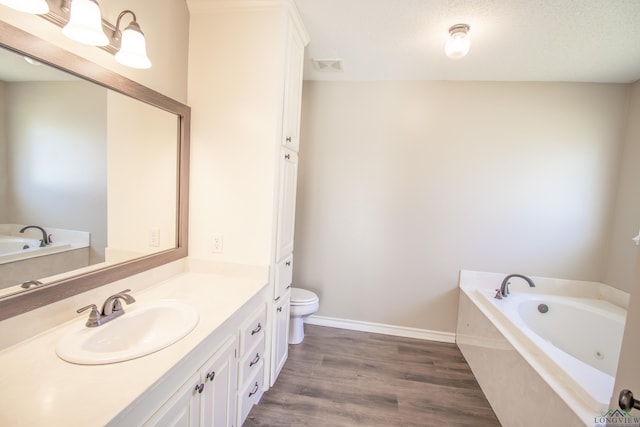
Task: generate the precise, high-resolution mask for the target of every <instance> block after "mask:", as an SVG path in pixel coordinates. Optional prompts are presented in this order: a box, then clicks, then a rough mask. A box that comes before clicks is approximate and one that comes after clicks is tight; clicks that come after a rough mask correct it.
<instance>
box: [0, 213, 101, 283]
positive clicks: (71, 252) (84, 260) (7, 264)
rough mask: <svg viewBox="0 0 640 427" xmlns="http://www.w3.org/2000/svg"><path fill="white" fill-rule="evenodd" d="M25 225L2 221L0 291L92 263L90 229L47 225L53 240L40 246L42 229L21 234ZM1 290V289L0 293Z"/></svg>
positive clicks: (0, 234)
mask: <svg viewBox="0 0 640 427" xmlns="http://www.w3.org/2000/svg"><path fill="white" fill-rule="evenodd" d="M24 226H25V224H0V290H2V289H6V288H10V287H15V286H19V285H20V284H21V283H23V282H24V281H25V277H27V278H28V279H27V280H35V279H41V278H43V277H49V276H53V275H56V274H59V273H62V272H65V271H69V270H75V269H78V268H82V267H86V266H88V265H89V253H90V250H89V249H90V242H91V237H90V234H89V233H88V232H84V231H74V230H63V229H58V228H51V227H47V226H46V224H44V225H43V227H44V229H45V230H46V231H47V234H50V235H51V236H52V243H51V244H49V245H47V246H42V247H41V246H40V238H41V236H40V235H39V234H40V231H39V230H27V231H25V232H24V233H20V230H21V229H22V228H23V227H24ZM0 293H1V292H0Z"/></svg>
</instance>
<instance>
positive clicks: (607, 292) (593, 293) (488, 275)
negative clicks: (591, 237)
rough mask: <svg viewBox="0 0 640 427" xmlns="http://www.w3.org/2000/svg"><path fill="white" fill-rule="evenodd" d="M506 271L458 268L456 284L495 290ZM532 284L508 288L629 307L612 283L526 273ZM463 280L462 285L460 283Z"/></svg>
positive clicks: (624, 297) (626, 297)
mask: <svg viewBox="0 0 640 427" xmlns="http://www.w3.org/2000/svg"><path fill="white" fill-rule="evenodd" d="M506 276H507V273H492V272H484V271H474V270H460V277H459V283H461V285H460V287H463V286H464V287H465V288H467V289H476V288H485V289H491V290H493V291H494V292H495V290H496V288H499V287H500V284H501V283H502V280H503V279H504V278H505V277H506ZM530 277H531V279H533V281H534V282H535V284H536V287H535V288H529V287H528V286H526V284H525V283H524V282H522V284H521V283H515V280H518V279H514V280H513V281H512V284H511V286H510V288H511V290H512V291H516V292H522V293H532V294H551V295H559V296H569V297H575V298H590V299H601V300H605V301H608V302H610V303H611V304H614V305H617V306H618V307H621V308H623V309H625V310H627V308H628V307H629V294H628V293H627V292H624V291H621V290H620V289H616V288H614V287H613V286H609V285H606V284H604V283H601V282H590V281H584V280H568V279H557V278H553V277H543V276H530ZM462 283H464V285H462Z"/></svg>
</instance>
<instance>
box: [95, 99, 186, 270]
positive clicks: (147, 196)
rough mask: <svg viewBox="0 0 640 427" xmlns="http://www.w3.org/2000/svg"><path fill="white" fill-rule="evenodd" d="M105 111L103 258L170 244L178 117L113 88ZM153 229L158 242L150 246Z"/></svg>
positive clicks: (173, 242)
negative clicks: (105, 237)
mask: <svg viewBox="0 0 640 427" xmlns="http://www.w3.org/2000/svg"><path fill="white" fill-rule="evenodd" d="M107 110H108V113H107V116H106V117H107V123H108V127H107V149H106V154H107V171H108V173H107V176H108V215H107V218H108V224H109V227H108V230H109V239H108V242H109V247H108V250H107V255H108V257H107V261H113V259H112V258H111V256H112V255H115V254H120V255H126V256H127V257H129V256H131V255H132V253H133V254H138V255H142V254H149V253H152V252H157V251H161V250H167V249H171V248H174V247H175V246H176V199H177V188H176V176H177V173H178V172H177V165H178V159H177V157H178V150H177V149H176V135H177V131H176V129H177V127H178V119H177V117H176V116H175V115H174V114H172V113H168V112H166V111H164V110H161V109H159V108H155V107H152V106H150V105H148V104H144V103H142V102H139V101H136V100H134V99H132V98H130V97H128V96H124V95H121V94H119V93H116V92H114V91H109V92H108V95H107ZM154 229H155V230H157V231H158V233H159V241H158V246H152V245H150V234H151V231H152V230H154ZM122 251H124V252H122Z"/></svg>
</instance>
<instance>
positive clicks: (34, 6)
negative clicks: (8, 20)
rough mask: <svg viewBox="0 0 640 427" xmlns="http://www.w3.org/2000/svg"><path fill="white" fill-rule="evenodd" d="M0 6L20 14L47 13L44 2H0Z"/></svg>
mask: <svg viewBox="0 0 640 427" xmlns="http://www.w3.org/2000/svg"><path fill="white" fill-rule="evenodd" d="M0 4H3V5H5V6H7V7H10V8H11V9H15V10H19V11H20V12H27V13H33V14H36V15H40V14H43V13H47V12H49V5H48V4H47V1H46V0H0Z"/></svg>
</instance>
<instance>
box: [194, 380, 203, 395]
mask: <svg viewBox="0 0 640 427" xmlns="http://www.w3.org/2000/svg"><path fill="white" fill-rule="evenodd" d="M202 390H204V383H202V384H198V385H196V389H195V390H194V391H197V392H198V394H200V393H202Z"/></svg>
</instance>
